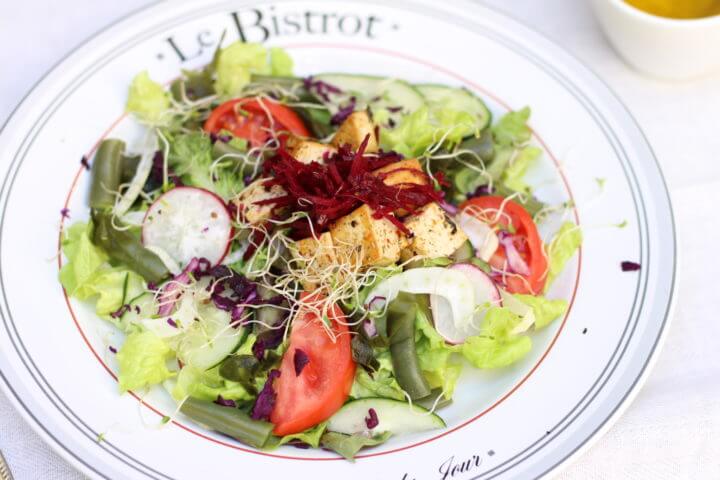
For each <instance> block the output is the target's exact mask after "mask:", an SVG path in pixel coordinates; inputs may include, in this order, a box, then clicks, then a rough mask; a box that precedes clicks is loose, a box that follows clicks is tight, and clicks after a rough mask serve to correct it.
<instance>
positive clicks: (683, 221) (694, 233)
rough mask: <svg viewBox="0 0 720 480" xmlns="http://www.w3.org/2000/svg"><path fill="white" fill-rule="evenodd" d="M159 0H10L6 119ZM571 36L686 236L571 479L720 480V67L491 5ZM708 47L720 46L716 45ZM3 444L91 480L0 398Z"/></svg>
mask: <svg viewBox="0 0 720 480" xmlns="http://www.w3.org/2000/svg"><path fill="white" fill-rule="evenodd" d="M148 3H151V0H124V1H122V2H119V1H110V0H103V1H97V0H95V1H93V0H61V1H59V0H23V1H17V0H3V1H2V2H0V46H1V47H0V65H2V69H1V70H2V74H0V123H2V122H4V121H5V119H6V118H7V116H8V115H9V114H10V112H11V110H12V109H13V107H14V106H15V105H16V104H17V103H18V102H19V101H20V99H21V98H22V96H23V95H24V94H25V93H26V92H27V91H28V90H29V89H30V87H31V86H32V85H33V84H34V83H35V81H36V80H37V79H38V78H40V76H41V75H42V74H43V73H45V72H46V71H47V70H48V69H49V68H50V67H51V66H52V65H53V64H55V62H57V61H58V60H59V59H60V58H61V57H62V56H64V55H65V54H66V53H67V52H68V51H70V50H71V49H72V48H73V47H75V46H76V45H77V44H78V43H80V42H81V41H83V40H84V39H86V38H87V37H89V36H90V35H91V34H93V33H95V32H97V31H99V30H101V29H102V28H103V27H104V26H106V25H108V24H109V23H111V22H112V21H114V20H116V19H117V18H119V17H120V16H122V15H124V14H126V13H128V12H130V11H132V10H134V9H136V8H138V7H140V6H142V5H145V4H148ZM485 3H487V4H490V5H492V6H495V7H496V8H498V9H501V10H504V11H507V12H508V13H509V14H510V15H512V16H514V17H517V18H519V19H520V20H522V21H524V22H526V23H528V24H530V25H531V26H533V27H534V28H536V29H538V30H540V31H541V32H543V33H545V34H546V35H548V36H550V37H551V38H553V39H555V40H556V41H558V42H559V43H561V44H562V45H563V46H565V48H567V49H569V50H570V51H571V52H573V53H574V54H575V55H576V56H578V57H579V58H580V59H581V60H583V61H584V62H585V63H586V64H588V65H589V66H591V67H592V68H593V69H594V70H595V71H596V72H598V73H599V74H600V76H602V77H603V78H604V79H605V80H606V81H607V82H608V83H609V84H610V86H611V87H612V88H613V89H615V91H616V92H617V93H618V94H619V95H620V97H621V98H622V100H623V101H624V102H625V103H626V104H627V105H628V107H629V108H630V110H631V111H632V112H633V114H634V115H635V116H636V118H637V119H638V121H639V122H640V124H641V126H642V127H643V129H644V130H645V132H646V133H647V136H648V137H649V139H650V142H651V143H652V145H653V147H654V148H655V151H656V153H657V156H658V157H659V160H660V163H661V164H662V167H663V170H664V172H665V175H666V177H667V180H668V183H669V186H670V190H671V193H672V197H673V200H674V207H675V214H676V218H677V223H678V229H679V231H680V234H681V238H680V251H681V267H680V292H679V298H678V304H677V310H676V312H675V318H674V321H673V324H672V327H671V332H670V334H669V336H668V340H667V343H666V345H665V348H664V351H663V352H662V354H661V356H660V359H659V361H658V363H657V365H656V367H655V370H654V371H653V373H652V374H651V376H650V378H649V380H648V382H647V384H646V385H645V387H644V388H643V390H642V391H641V393H640V394H639V396H638V397H637V399H636V400H635V402H634V403H633V404H632V406H630V408H629V409H628V410H627V412H626V413H625V415H624V416H623V417H622V418H621V419H620V420H619V421H618V422H617V424H616V425H615V426H613V427H612V428H611V429H610V431H609V432H608V433H607V435H605V437H604V438H602V439H601V440H600V441H598V442H597V444H596V445H594V446H593V447H592V448H591V449H590V450H589V451H588V452H587V453H586V454H584V455H583V456H582V457H580V458H579V459H578V460H577V461H576V462H575V463H574V464H573V465H571V466H570V467H568V468H567V469H566V470H565V472H563V473H562V474H561V475H560V476H559V478H561V479H563V480H568V479H590V480H592V479H603V480H604V479H617V478H623V479H625V478H627V479H653V480H662V479H720V348H719V344H718V340H719V339H720V318H718V316H719V315H718V307H719V306H720V301H719V300H718V293H717V286H718V284H717V281H716V279H715V277H714V273H716V272H717V270H718V268H719V267H720V260H718V255H717V247H718V245H720V227H718V222H717V213H718V205H720V131H719V129H718V126H719V125H720V121H718V118H719V117H720V113H719V112H720V74H718V75H715V76H714V77H709V78H705V79H702V80H697V81H692V82H686V83H664V82H660V81H656V80H652V79H649V78H646V77H643V76H641V75H639V74H637V73H635V72H633V71H632V70H630V69H629V68H628V67H626V66H625V64H623V63H622V62H621V61H620V60H619V59H618V58H617V56H616V55H615V54H614V52H613V51H612V50H611V49H610V47H609V45H608V44H607V42H606V41H605V39H604V38H603V37H602V34H601V33H600V31H599V29H598V26H597V24H596V23H595V21H594V20H593V17H592V14H591V12H590V10H589V7H588V6H587V3H586V2H584V1H578V0H543V1H539V0H486V2H485ZM708 48H718V47H717V46H716V45H708ZM0 450H2V452H3V453H4V454H5V456H6V457H7V459H8V462H9V464H10V467H11V469H12V470H13V472H14V474H15V478H16V479H17V480H27V479H44V480H59V479H62V480H68V479H80V478H83V477H82V476H81V475H80V474H78V473H77V472H75V471H74V470H73V469H72V468H71V467H69V466H68V465H67V464H66V463H65V462H64V461H63V460H62V459H61V458H60V457H58V456H57V455H56V454H55V453H53V452H52V451H51V450H50V448H49V447H47V446H46V445H45V444H44V443H43V442H42V441H41V440H40V438H39V437H38V436H37V435H35V434H34V433H33V431H32V430H31V429H30V428H29V427H28V426H27V425H26V424H25V423H24V422H23V421H22V419H21V418H20V417H19V415H18V414H17V413H15V411H14V410H13V409H12V407H11V406H10V404H9V403H8V401H7V399H5V398H4V397H3V396H2V394H0Z"/></svg>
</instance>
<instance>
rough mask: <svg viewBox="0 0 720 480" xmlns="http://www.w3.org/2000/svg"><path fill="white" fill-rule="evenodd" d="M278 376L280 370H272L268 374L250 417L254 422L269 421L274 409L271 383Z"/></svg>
mask: <svg viewBox="0 0 720 480" xmlns="http://www.w3.org/2000/svg"><path fill="white" fill-rule="evenodd" d="M279 376H280V370H277V369H273V370H270V371H269V372H268V378H267V380H266V381H265V385H264V386H263V388H262V390H260V393H259V394H258V396H257V399H256V400H255V405H253V408H252V412H251V413H250V417H251V418H253V419H254V420H270V414H271V413H272V410H273V407H275V397H276V395H275V390H274V389H273V382H274V381H275V379H276V378H278V377H279Z"/></svg>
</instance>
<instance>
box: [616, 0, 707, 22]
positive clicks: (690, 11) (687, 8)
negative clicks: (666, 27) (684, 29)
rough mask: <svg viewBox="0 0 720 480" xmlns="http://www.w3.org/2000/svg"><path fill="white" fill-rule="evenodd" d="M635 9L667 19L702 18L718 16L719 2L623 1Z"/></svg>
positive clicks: (700, 0) (673, 0) (681, 0)
mask: <svg viewBox="0 0 720 480" xmlns="http://www.w3.org/2000/svg"><path fill="white" fill-rule="evenodd" d="M625 1H626V2H627V3H629V4H630V5H632V6H633V7H635V8H638V9H640V10H643V11H645V12H647V13H650V14H652V15H657V16H659V17H668V18H684V19H689V18H703V17H712V16H713V15H720V0H625Z"/></svg>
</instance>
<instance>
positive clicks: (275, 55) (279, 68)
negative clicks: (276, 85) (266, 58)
mask: <svg viewBox="0 0 720 480" xmlns="http://www.w3.org/2000/svg"><path fill="white" fill-rule="evenodd" d="M270 73H271V74H272V75H276V76H280V77H283V76H291V75H292V74H293V60H292V57H290V55H288V53H287V52H286V51H285V50H284V49H282V48H279V47H272V48H271V49H270Z"/></svg>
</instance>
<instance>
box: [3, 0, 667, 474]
mask: <svg viewBox="0 0 720 480" xmlns="http://www.w3.org/2000/svg"><path fill="white" fill-rule="evenodd" d="M169 3H171V0H155V1H153V2H150V3H148V4H146V5H143V6H141V7H139V8H135V9H133V10H131V11H129V12H128V13H126V14H124V15H122V16H120V17H118V18H117V19H116V20H114V21H113V22H111V23H108V24H107V25H105V26H103V27H101V28H100V29H98V30H96V31H95V32H94V33H92V34H91V35H89V36H88V37H86V38H85V39H84V40H83V41H82V42H80V43H79V44H78V45H76V46H75V47H74V48H72V49H71V50H70V51H69V52H68V53H66V54H65V55H64V56H62V57H61V58H60V59H59V60H58V61H56V62H55V63H54V64H53V65H52V66H51V67H50V68H49V69H48V70H47V71H46V72H45V73H44V74H43V75H42V76H41V77H40V78H39V79H38V80H37V81H36V82H35V83H34V84H33V86H32V87H31V88H30V89H29V90H28V91H27V93H26V94H25V95H24V96H23V97H22V98H21V99H20V101H19V102H17V104H16V105H15V107H14V108H13V109H12V111H11V112H10V114H9V115H8V117H7V118H6V120H5V121H4V123H3V125H2V127H0V136H2V135H3V134H4V133H5V130H6V128H7V127H8V126H10V125H12V122H13V121H14V119H15V117H16V116H17V115H18V113H19V111H20V110H21V108H22V107H24V106H26V104H27V103H28V100H29V99H30V98H31V97H32V96H33V95H34V94H35V93H37V92H38V91H39V87H40V86H41V84H43V83H44V81H45V80H47V79H48V77H50V76H52V75H53V74H55V73H56V72H57V71H58V70H59V69H60V68H61V67H62V66H63V65H64V64H65V63H66V62H68V60H70V59H71V58H72V57H73V56H75V55H76V54H78V53H79V51H80V50H83V49H85V48H86V47H88V46H89V45H91V44H92V43H93V42H95V41H96V40H97V39H98V38H99V37H101V36H102V35H103V34H106V33H107V32H108V31H110V30H112V29H115V28H117V27H119V26H120V25H121V24H124V23H126V22H128V21H129V20H131V19H132V18H134V17H136V16H140V15H142V14H143V13H145V12H147V11H150V10H154V9H156V8H157V7H158V6H160V5H162V4H169ZM188 3H196V4H198V2H192V1H191V2H188ZM220 3H221V2H214V4H215V6H217V5H219V4H220ZM241 3H242V2H241ZM283 3H285V2H283ZM404 3H408V4H415V5H423V4H424V5H427V2H424V1H423V0H405V2H404ZM456 3H457V4H465V5H466V6H467V7H468V8H472V9H475V10H476V11H477V10H488V11H492V12H493V13H494V14H496V15H498V16H499V17H502V18H503V20H504V21H505V22H506V25H508V26H510V27H512V28H520V29H523V30H524V31H525V33H526V34H529V35H534V36H537V37H540V38H542V39H543V40H544V41H545V42H546V43H548V44H550V45H551V46H552V47H553V48H554V49H555V50H556V51H557V52H560V53H562V54H563V55H565V56H566V57H567V58H568V59H569V60H570V64H571V65H572V66H577V67H581V69H583V70H584V73H585V74H586V75H588V76H589V77H590V80H591V81H594V82H595V83H596V84H597V86H601V87H602V89H603V90H604V92H603V94H604V95H606V96H608V97H610V98H611V99H612V100H614V101H615V103H616V105H617V106H619V107H620V108H621V111H622V114H623V115H624V116H625V117H626V120H628V121H629V122H630V124H631V125H632V126H633V127H634V128H635V130H636V133H638V134H639V136H640V138H641V140H642V142H641V144H642V145H643V146H644V147H646V148H647V151H648V152H647V153H648V154H649V155H648V156H649V157H650V159H652V161H653V166H654V169H655V171H656V173H657V175H658V177H659V180H660V182H661V184H662V187H663V192H662V193H664V197H665V200H666V201H667V206H668V211H667V212H666V214H667V215H668V218H669V222H670V225H671V227H672V250H673V253H674V255H673V261H672V282H671V284H670V286H669V291H668V296H667V298H665V297H663V300H666V307H665V316H664V318H663V320H662V322H661V328H660V331H659V335H658V338H657V339H656V342H655V344H654V345H653V347H652V349H651V351H650V354H649V355H648V356H647V358H645V359H644V360H645V363H644V365H643V366H642V368H641V370H640V374H639V375H638V377H637V378H636V380H635V381H634V383H633V385H632V386H631V387H630V389H629V390H627V391H626V392H625V394H624V395H623V398H622V400H621V401H620V402H619V403H618V404H617V405H616V406H615V408H614V409H613V411H612V412H611V414H610V415H609V416H608V417H607V418H606V419H604V420H603V421H602V423H601V424H600V425H599V426H598V427H597V429H596V430H595V431H594V432H593V433H592V434H590V436H589V437H587V438H586V439H585V440H584V441H583V442H582V443H581V444H580V445H579V446H578V447H577V448H576V449H575V450H574V451H573V452H571V453H569V454H568V455H566V456H565V457H564V458H562V459H561V460H559V461H558V463H557V464H556V465H555V466H554V467H551V468H550V469H548V470H546V471H544V472H543V473H541V474H540V476H541V477H542V476H551V475H555V474H557V473H558V472H559V471H561V470H562V469H564V468H566V467H567V466H568V464H570V463H571V462H572V461H574V460H575V459H576V458H577V457H578V456H581V455H582V454H584V453H585V452H586V451H587V450H588V449H589V448H591V447H592V445H593V444H594V443H595V442H596V441H597V440H598V439H599V438H600V437H602V436H603V435H604V434H605V433H606V432H607V431H608V430H609V429H610V428H611V427H612V426H613V424H614V423H615V422H616V421H617V420H618V419H619V418H620V417H621V416H622V414H623V413H624V412H625V411H626V410H627V408H628V407H629V406H630V405H631V404H632V402H633V400H634V399H635V398H636V396H637V394H638V393H639V391H640V390H641V388H642V386H643V385H644V383H645V382H646V381H647V378H648V377H649V375H650V373H651V372H652V370H653V367H654V365H655V364H656V362H657V359H658V357H659V354H660V352H661V351H662V348H663V345H664V343H665V341H666V339H667V335H668V331H669V330H670V325H671V323H672V320H673V317H674V315H673V312H674V310H675V307H676V303H677V289H678V280H679V279H678V275H677V272H678V264H679V258H678V257H679V255H680V252H679V251H678V249H677V245H678V238H677V237H678V232H677V225H676V220H675V215H674V209H673V207H672V198H671V194H670V191H669V189H668V184H667V181H666V178H665V175H664V173H663V171H662V169H661V167H660V164H659V162H658V160H657V156H656V154H655V152H654V150H653V147H652V145H651V144H650V142H649V141H648V139H647V136H646V135H645V133H644V131H643V130H642V128H641V127H640V125H639V123H638V122H637V120H636V118H635V117H634V115H633V114H632V113H631V111H630V109H629V108H628V107H627V106H626V105H625V103H624V102H623V101H622V99H621V98H620V97H619V96H618V95H617V94H616V93H615V92H614V91H613V90H612V89H611V88H610V86H609V85H608V83H607V82H606V81H605V80H604V79H603V78H602V77H601V76H600V75H598V74H597V73H596V72H595V71H594V70H593V69H592V68H591V67H589V66H588V65H586V64H585V63H584V62H583V61H581V60H579V59H578V58H577V57H576V56H575V55H574V54H573V53H571V52H569V51H567V50H566V49H565V48H564V47H563V46H561V45H559V44H558V43H557V42H556V41H555V40H553V39H551V38H549V37H548V36H547V35H546V34H544V33H542V32H540V31H537V30H536V29H534V28H533V27H531V26H529V25H527V24H525V23H524V22H522V21H521V20H518V19H516V18H514V17H512V16H511V15H509V14H508V13H505V12H503V11H501V10H498V9H496V8H494V7H492V6H488V5H484V4H477V3H474V2H470V1H469V0H460V1H458V2H456ZM209 6H211V5H209ZM239 6H241V5H238V7H239ZM439 9H440V10H442V7H439ZM199 10H201V9H196V11H199ZM561 64H562V63H561ZM658 303H659V304H660V305H662V303H665V302H658ZM0 380H2V381H0V388H1V389H2V390H3V392H4V393H5V394H6V396H7V397H8V399H9V401H10V403H11V404H12V405H13V407H14V408H15V409H16V411H18V413H20V415H21V417H22V418H23V419H24V420H25V421H26V422H27V423H28V424H29V425H30V426H31V427H32V428H33V430H34V431H35V432H36V433H38V434H39V435H40V437H41V438H42V439H43V441H45V443H47V444H48V445H50V446H51V447H52V448H53V450H54V451H55V452H56V453H58V454H59V455H60V456H61V457H63V458H64V459H65V460H66V461H68V462H69V463H70V464H71V465H73V467H75V468H76V469H78V470H79V471H81V472H83V473H84V474H86V475H88V476H90V477H92V478H107V477H105V475H104V474H103V473H102V472H98V471H96V470H95V469H93V468H92V467H91V466H90V465H88V464H86V463H85V462H83V461H82V460H81V459H79V458H77V457H75V456H74V455H73V452H71V451H69V450H68V447H65V446H64V445H63V444H62V442H61V441H60V440H58V439H56V438H55V437H54V436H53V435H52V433H51V432H48V431H47V430H46V428H45V426H44V425H43V423H42V422H41V421H40V420H38V419H37V418H36V417H35V416H34V415H33V413H32V412H30V411H28V409H27V407H25V406H24V405H23V404H22V403H21V402H20V401H19V399H18V398H17V394H16V393H15V391H14V389H13V387H12V385H11V384H10V383H9V380H8V379H6V378H5V376H4V375H3V373H2V371H1V370H0ZM510 468H512V467H510ZM488 473H489V472H485V473H483V474H482V476H484V475H486V474H488Z"/></svg>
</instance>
